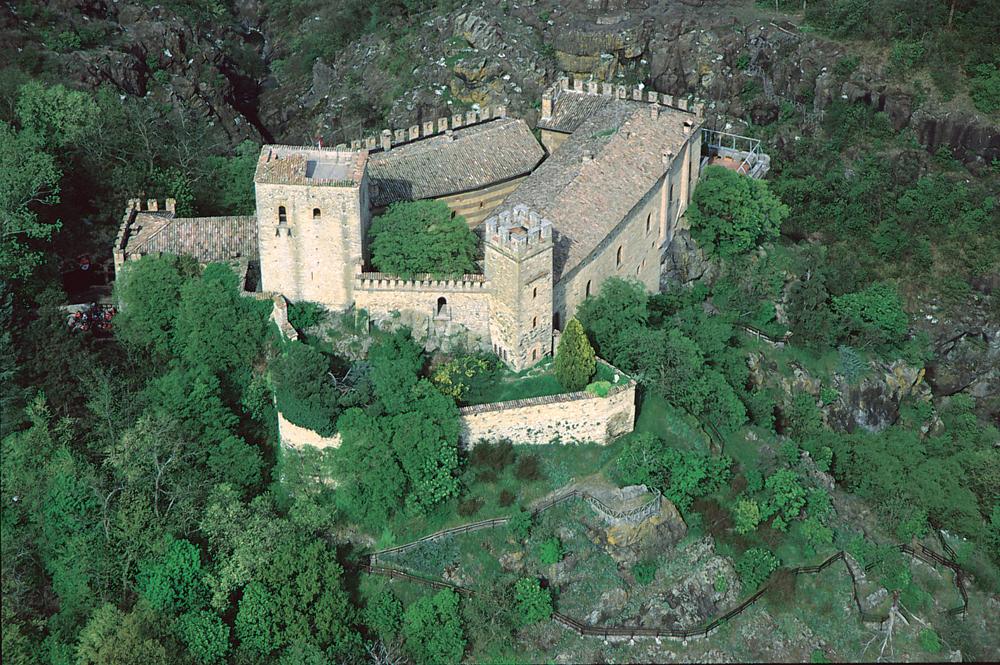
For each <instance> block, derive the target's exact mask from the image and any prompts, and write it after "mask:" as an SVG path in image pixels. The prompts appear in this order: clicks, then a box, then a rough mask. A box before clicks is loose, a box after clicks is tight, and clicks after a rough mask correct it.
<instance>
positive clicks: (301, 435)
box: [278, 411, 340, 450]
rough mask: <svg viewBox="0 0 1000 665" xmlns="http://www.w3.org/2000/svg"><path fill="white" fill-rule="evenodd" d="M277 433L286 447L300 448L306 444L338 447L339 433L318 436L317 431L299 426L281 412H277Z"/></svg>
mask: <svg viewBox="0 0 1000 665" xmlns="http://www.w3.org/2000/svg"><path fill="white" fill-rule="evenodd" d="M278 435H279V436H280V437H281V445H282V446H285V447H286V448H295V449H298V450H301V449H302V448H305V447H306V446H312V447H314V448H319V449H320V450H322V449H324V448H339V447H340V434H334V435H333V436H320V435H319V434H318V433H317V432H315V431H313V430H311V429H307V428H305V427H299V426H298V425H296V424H294V423H292V422H289V421H288V420H286V419H285V417H284V416H283V415H281V412H280V411H279V412H278Z"/></svg>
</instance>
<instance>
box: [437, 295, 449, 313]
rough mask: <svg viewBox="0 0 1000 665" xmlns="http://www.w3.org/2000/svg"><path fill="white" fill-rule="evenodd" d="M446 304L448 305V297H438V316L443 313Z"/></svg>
mask: <svg viewBox="0 0 1000 665" xmlns="http://www.w3.org/2000/svg"><path fill="white" fill-rule="evenodd" d="M447 306H448V299H447V298H445V297H444V296H441V297H440V298H438V308H437V313H438V316H440V315H441V314H444V308H445V307H447Z"/></svg>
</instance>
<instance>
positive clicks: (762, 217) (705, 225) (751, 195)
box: [687, 166, 788, 258]
mask: <svg viewBox="0 0 1000 665" xmlns="http://www.w3.org/2000/svg"><path fill="white" fill-rule="evenodd" d="M787 216H788V206H786V205H785V204H784V203H782V202H781V200H780V199H779V198H778V197H777V196H775V195H774V194H772V193H771V191H770V190H769V189H768V187H767V183H766V182H764V181H763V180H756V179H754V178H749V177H747V176H743V175H740V174H738V173H736V172H735V171H731V170H729V169H727V168H725V167H722V166H709V167H708V168H706V169H705V170H704V171H703V172H702V178H701V180H700V181H699V182H698V186H697V187H696V188H695V190H694V194H693V195H692V197H691V206H690V207H689V208H688V212H687V217H688V220H689V221H690V223H691V235H692V237H694V239H695V240H697V241H698V244H699V245H700V246H701V247H702V249H704V250H705V251H706V252H707V253H709V254H717V255H719V256H721V257H723V258H725V257H730V256H735V255H737V254H743V253H745V252H747V251H749V250H751V249H753V248H754V247H756V246H757V245H760V244H762V243H765V242H769V241H771V240H774V239H775V238H777V237H778V232H779V231H780V229H781V223H782V222H783V221H784V219H785V218H786V217H787Z"/></svg>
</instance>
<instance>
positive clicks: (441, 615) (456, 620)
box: [403, 589, 465, 665]
mask: <svg viewBox="0 0 1000 665" xmlns="http://www.w3.org/2000/svg"><path fill="white" fill-rule="evenodd" d="M403 638H404V640H405V644H406V650H407V651H409V653H410V655H411V656H412V657H413V660H414V662H416V664H417V665H440V664H443V663H459V662H461V660H462V654H463V653H464V652H465V635H464V633H463V631H462V620H461V617H460V615H459V612H458V594H456V593H455V592H454V591H452V590H450V589H445V590H443V591H439V592H437V593H436V594H434V595H433V596H423V597H421V598H419V599H417V600H416V601H415V602H414V603H413V604H411V605H410V606H409V607H407V608H406V612H405V613H404V614H403Z"/></svg>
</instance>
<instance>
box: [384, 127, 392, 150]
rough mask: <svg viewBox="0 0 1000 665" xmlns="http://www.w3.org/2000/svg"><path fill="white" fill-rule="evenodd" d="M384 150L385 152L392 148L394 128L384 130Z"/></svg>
mask: <svg viewBox="0 0 1000 665" xmlns="http://www.w3.org/2000/svg"><path fill="white" fill-rule="evenodd" d="M382 150H383V151H385V152H389V151H390V150H392V130H390V129H383V130H382Z"/></svg>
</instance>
